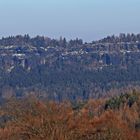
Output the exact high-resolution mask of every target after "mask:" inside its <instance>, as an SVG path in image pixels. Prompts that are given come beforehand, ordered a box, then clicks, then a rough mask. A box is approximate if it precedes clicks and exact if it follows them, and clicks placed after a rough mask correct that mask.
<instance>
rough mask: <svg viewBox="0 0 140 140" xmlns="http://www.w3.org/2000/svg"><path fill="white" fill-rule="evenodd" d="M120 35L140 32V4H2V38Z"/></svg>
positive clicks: (27, 0)
mask: <svg viewBox="0 0 140 140" xmlns="http://www.w3.org/2000/svg"><path fill="white" fill-rule="evenodd" d="M120 32H121V33H122V32H124V33H128V32H130V33H131V32H133V33H139V32H140V0H0V37H2V36H9V35H16V34H27V33H28V34H30V35H31V36H35V35H38V34H39V35H45V36H49V37H52V38H59V37H60V36H65V37H67V38H68V39H69V38H75V37H79V38H82V39H84V40H85V41H91V40H95V39H99V38H102V37H104V36H106V35H112V34H118V33H120Z"/></svg>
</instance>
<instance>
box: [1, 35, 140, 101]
mask: <svg viewBox="0 0 140 140" xmlns="http://www.w3.org/2000/svg"><path fill="white" fill-rule="evenodd" d="M139 85H140V34H137V35H134V34H127V35H125V34H120V35H119V36H114V35H113V36H108V37H106V38H104V39H102V40H98V41H93V42H91V43H87V42H84V41H83V40H82V39H78V38H77V39H74V40H69V41H68V40H66V38H63V37H60V39H51V38H48V37H44V36H36V37H34V38H31V37H30V36H29V35H24V36H21V35H18V36H15V37H14V36H10V37H7V38H2V39H0V102H1V103H2V102H3V101H4V100H5V99H7V98H9V97H12V96H16V97H18V98H20V97H24V96H28V94H34V93H35V94H38V97H39V98H48V99H51V100H55V101H63V100H71V101H75V100H78V99H82V100H87V99H89V98H99V97H104V96H106V95H107V94H108V93H109V92H110V91H112V90H114V91H116V89H117V90H120V89H124V90H125V89H128V87H131V86H134V87H135V86H137V87H138V86H139Z"/></svg>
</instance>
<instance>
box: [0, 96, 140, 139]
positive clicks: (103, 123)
mask: <svg viewBox="0 0 140 140" xmlns="http://www.w3.org/2000/svg"><path fill="white" fill-rule="evenodd" d="M105 101H106V100H103V99H102V100H101V99H99V100H89V102H88V103H86V104H85V105H84V106H83V107H82V108H81V109H80V110H73V109H72V106H71V104H70V103H66V102H65V103H59V104H58V103H55V102H47V103H45V102H43V101H39V100H37V99H35V98H30V99H29V98H28V99H27V98H26V99H22V100H16V99H12V100H10V101H8V103H7V104H5V105H4V106H3V107H2V108H1V109H0V116H6V117H7V116H8V117H9V119H8V120H7V121H5V123H4V125H3V126H1V128H0V140H139V139H140V132H139V130H138V129H135V125H136V123H138V122H139V119H140V113H139V110H140V100H138V102H137V103H135V104H134V105H133V106H132V107H131V108H129V107H128V106H127V105H124V106H122V107H121V108H120V109H119V110H113V109H112V110H111V109H108V110H105V109H104V104H105Z"/></svg>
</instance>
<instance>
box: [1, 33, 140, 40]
mask: <svg viewBox="0 0 140 140" xmlns="http://www.w3.org/2000/svg"><path fill="white" fill-rule="evenodd" d="M120 34H125V35H127V34H130V35H131V34H134V35H138V34H140V32H138V33H133V32H132V33H129V32H128V33H118V34H110V35H106V36H104V37H101V38H98V39H93V40H91V41H85V40H84V39H83V38H80V37H75V38H67V37H65V36H59V37H58V38H53V37H50V36H47V35H42V34H41V35H40V34H36V35H30V34H28V33H26V34H15V35H8V36H1V37H0V39H2V38H8V37H16V36H19V35H21V36H24V35H29V36H30V37H31V38H35V37H37V36H40V37H48V38H50V39H56V40H59V39H60V38H61V37H62V38H65V39H66V40H67V41H70V40H74V39H76V38H78V39H82V40H83V41H84V42H87V43H91V42H92V41H99V40H102V39H104V38H106V37H108V36H110V37H111V36H113V35H114V36H115V37H118V36H119V35H120Z"/></svg>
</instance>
